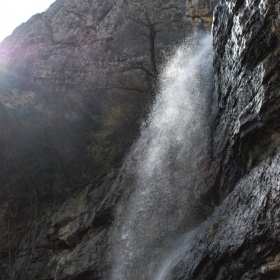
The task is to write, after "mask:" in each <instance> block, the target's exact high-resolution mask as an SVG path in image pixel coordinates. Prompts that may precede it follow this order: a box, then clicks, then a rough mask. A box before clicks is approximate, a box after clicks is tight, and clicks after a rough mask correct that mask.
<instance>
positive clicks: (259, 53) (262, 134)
mask: <svg viewBox="0 0 280 280" xmlns="http://www.w3.org/2000/svg"><path fill="white" fill-rule="evenodd" d="M279 7H280V6H279V2H278V1H243V0H237V1H234V0H230V1H226V0H223V1H221V2H220V3H219V4H218V6H217V8H216V10H215V14H214V26H213V35H214V52H215V57H214V71H215V94H216V95H215V98H216V100H215V104H214V112H215V113H216V121H215V124H214V132H213V165H212V172H213V174H212V175H213V178H214V182H210V184H209V189H208V194H209V195H211V196H212V199H213V201H215V202H216V203H217V204H219V206H217V207H216V210H215V211H214V213H213V215H212V216H211V217H210V218H209V219H208V220H207V221H206V222H204V223H202V225H201V226H200V227H199V228H198V229H197V230H196V232H195V234H194V235H192V234H193V233H192V234H190V236H189V239H188V240H187V241H186V242H185V243H184V244H182V245H181V247H182V248H184V246H186V247H188V246H189V247H188V248H187V249H186V250H185V253H183V254H181V255H180V256H179V257H177V258H175V260H174V262H173V264H171V267H172V268H171V269H170V272H169V278H167V279H236V280H237V279H238V280H239V279H278V277H279V276H280V273H279V263H278V262H279V256H278V253H279V251H280V248H279V245H280V243H279V179H280V176H279V174H280V173H279V170H280V169H279V167H280V162H279V158H280V153H279V152H280V151H279V139H280V138H279V135H280V134H279V112H280V111H279V105H280V103H279V100H280V99H279V92H280V80H279V74H280V72H279V70H280V68H279V65H280V64H279V47H280V45H279V43H280V41H279V39H280V37H279V27H280V25H279V16H280V10H279Z"/></svg>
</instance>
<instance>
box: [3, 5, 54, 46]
mask: <svg viewBox="0 0 280 280" xmlns="http://www.w3.org/2000/svg"><path fill="white" fill-rule="evenodd" d="M53 2H55V0H0V42H2V41H3V40H4V38H5V37H7V36H9V35H10V34H11V33H12V32H13V30H14V29H15V28H16V27H17V26H19V25H20V24H21V23H23V22H25V21H27V20H28V19H29V18H30V17H31V16H33V15H34V14H37V13H41V12H44V11H45V10H46V9H47V8H48V7H49V6H50V5H51V4H52V3H53Z"/></svg>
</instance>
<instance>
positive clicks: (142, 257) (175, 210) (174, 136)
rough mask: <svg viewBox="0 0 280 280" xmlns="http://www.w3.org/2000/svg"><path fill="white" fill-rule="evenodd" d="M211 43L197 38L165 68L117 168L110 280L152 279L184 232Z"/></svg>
mask: <svg viewBox="0 0 280 280" xmlns="http://www.w3.org/2000/svg"><path fill="white" fill-rule="evenodd" d="M211 90H212V40H211V37H210V35H207V36H205V35H203V36H202V35H199V34H195V35H193V36H192V37H191V38H188V40H186V42H185V43H184V44H182V45H181V46H180V47H179V48H178V50H177V51H176V53H175V55H174V56H173V57H172V58H171V59H170V60H169V62H167V64H166V66H165V67H164V69H163V71H162V73H161V78H160V86H159V90H158V95H157V98H156V101H155V103H154V105H153V108H152V110H151V113H150V115H149V118H148V120H147V121H146V122H145V123H144V124H143V127H142V132H141V136H140V137H139V139H138V141H137V142H136V143H135V145H134V146H133V148H132V150H131V152H130V154H129V155H128V157H127V160H126V164H125V167H124V169H123V180H122V182H121V184H122V186H121V187H122V189H123V196H122V197H123V198H122V200H121V201H120V202H119V204H118V207H117V211H116V217H115V222H114V225H113V231H114V233H113V238H114V240H116V241H114V242H116V244H115V245H114V248H113V250H114V260H113V262H114V265H113V269H112V273H111V279H113V280H126V279H127V280H130V279H133V280H136V279H145V280H147V279H153V277H154V276H153V274H154V272H155V271H156V270H157V269H158V262H159V261H160V260H161V259H164V258H165V256H166V255H167V254H168V252H169V250H170V248H171V246H172V244H173V241H174V240H175V239H176V238H179V236H181V235H182V234H183V233H184V232H185V230H187V229H188V228H190V225H191V224H192V219H193V218H192V217H193V211H194V210H193V209H192V207H193V201H194V190H195V188H197V187H199V185H200V184H203V178H205V176H206V175H205V174H204V173H203V169H202V168H201V162H203V160H204V159H205V158H207V153H208V151H209V145H210V121H211V116H210V100H211V97H210V96H211Z"/></svg>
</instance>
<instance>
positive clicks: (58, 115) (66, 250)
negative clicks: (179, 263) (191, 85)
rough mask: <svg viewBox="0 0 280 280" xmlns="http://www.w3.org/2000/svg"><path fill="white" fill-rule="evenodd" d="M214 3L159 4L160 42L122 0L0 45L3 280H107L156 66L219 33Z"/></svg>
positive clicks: (80, 10)
mask: <svg viewBox="0 0 280 280" xmlns="http://www.w3.org/2000/svg"><path fill="white" fill-rule="evenodd" d="M131 2H132V3H133V1H131ZM134 2H136V3H137V2H138V1H134ZM216 2H217V1H216ZM216 2H209V1H188V2H187V5H186V3H185V1H181V0H180V1H179V0H178V1H177V0H175V1H153V4H152V6H151V7H150V10H151V11H153V12H154V13H155V14H154V15H157V16H159V18H160V22H153V24H154V25H155V26H157V29H155V30H154V32H155V33H154V37H153V36H151V35H149V34H150V33H149V32H148V31H151V30H152V29H151V27H153V25H150V26H149V28H150V29H147V28H146V26H145V24H144V25H143V24H140V25H139V23H138V22H136V21H135V18H132V17H131V15H139V14H140V16H141V12H142V10H141V9H140V10H136V13H135V10H133V5H132V6H131V7H132V8H129V9H128V8H127V9H126V7H125V6H124V2H123V1H109V0H108V1H98V0H92V1H83V0H79V1H77V0H75V1H74V0H57V1H56V2H55V3H54V4H52V5H51V7H50V8H49V9H48V10H47V11H46V12H44V13H42V14H37V15H34V16H33V17H32V18H31V19H30V20H29V21H28V22H26V23H24V24H22V25H21V26H19V27H18V28H17V29H16V30H15V31H14V32H13V34H12V35H11V36H9V37H8V38H6V39H5V40H4V41H3V42H2V43H1V45H0V128H1V135H0V155H1V163H0V167H1V174H0V195H1V196H0V207H1V211H0V225H1V229H2V230H1V233H0V257H1V264H0V274H1V275H2V278H3V279H108V273H109V270H110V265H111V264H110V263H109V262H105V261H104V254H105V253H108V229H109V228H110V225H111V223H112V220H113V217H114V206H115V205H116V201H117V200H118V198H119V195H120V194H119V192H118V180H120V178H118V180H117V181H116V182H115V180H116V178H117V174H118V172H119V168H120V166H121V162H122V160H123V158H124V156H125V154H126V153H127V151H128V149H129V147H130V145H131V144H132V142H133V140H134V139H135V138H136V137H137V135H138V130H139V124H140V120H141V119H142V118H143V117H145V114H146V112H147V108H148V107H149V105H150V104H151V103H152V102H153V91H154V88H153V87H152V86H151V81H152V82H156V73H155V72H156V71H155V69H154V65H155V63H156V65H157V66H158V67H160V64H161V63H162V62H164V59H166V57H168V56H169V54H171V53H172V52H173V48H174V46H176V45H177V44H179V43H180V42H181V41H182V40H183V38H184V37H185V36H188V34H190V33H192V32H193V31H194V30H197V29H201V28H202V29H204V28H205V26H208V28H209V22H211V18H212V17H211V11H212V10H213V7H214V5H215V3H216ZM143 5H150V4H149V1H143ZM136 7H137V5H136ZM145 7H148V6H145ZM137 8H138V9H139V6H138V7H137ZM148 16H149V17H150V16H153V14H151V15H150V14H149V15H148ZM151 18H152V17H151ZM145 20H147V18H146V19H145ZM144 23H145V22H144ZM147 32H148V33H147ZM155 34H156V35H157V36H155ZM147 35H148V37H147ZM145 38H149V39H153V40H147V39H145Z"/></svg>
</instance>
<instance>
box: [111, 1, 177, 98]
mask: <svg viewBox="0 0 280 280" xmlns="http://www.w3.org/2000/svg"><path fill="white" fill-rule="evenodd" d="M113 1H114V4H115V5H116V6H117V7H118V9H119V11H120V13H121V14H122V16H123V17H124V18H125V19H128V20H129V21H130V28H131V29H132V30H133V32H136V34H134V36H135V37H139V38H143V39H144V40H143V42H144V43H145V44H146V45H148V52H147V53H146V54H145V55H144V57H141V58H140V60H139V59H137V58H136V59H135V61H134V62H131V60H128V61H129V62H128V63H127V64H125V65H122V66H121V67H120V68H119V71H120V72H121V73H123V74H126V73H127V72H130V71H139V72H142V73H143V74H144V75H145V77H146V80H147V82H148V86H149V91H150V92H151V93H152V94H154V89H155V86H156V84H157V79H158V75H159V65H160V63H161V59H160V56H159V53H160V51H159V42H157V40H156V39H157V35H158V33H160V32H161V31H162V30H163V28H165V27H166V26H167V25H171V23H172V21H171V17H170V16H169V15H168V13H169V12H170V7H169V6H167V5H165V3H164V1H159V0H155V1H150V0H141V1H137V0H120V1H116V0H113ZM172 9H175V10H176V9H178V8H176V7H175V6H173V7H172ZM141 48H142V47H141ZM121 56H131V54H124V53H123V54H121ZM120 87H121V88H122V89H124V90H126V89H129V90H131V89H134V87H133V86H131V85H124V82H122V84H121V86H120ZM135 90H137V91H141V90H139V89H138V88H136V89H135Z"/></svg>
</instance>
